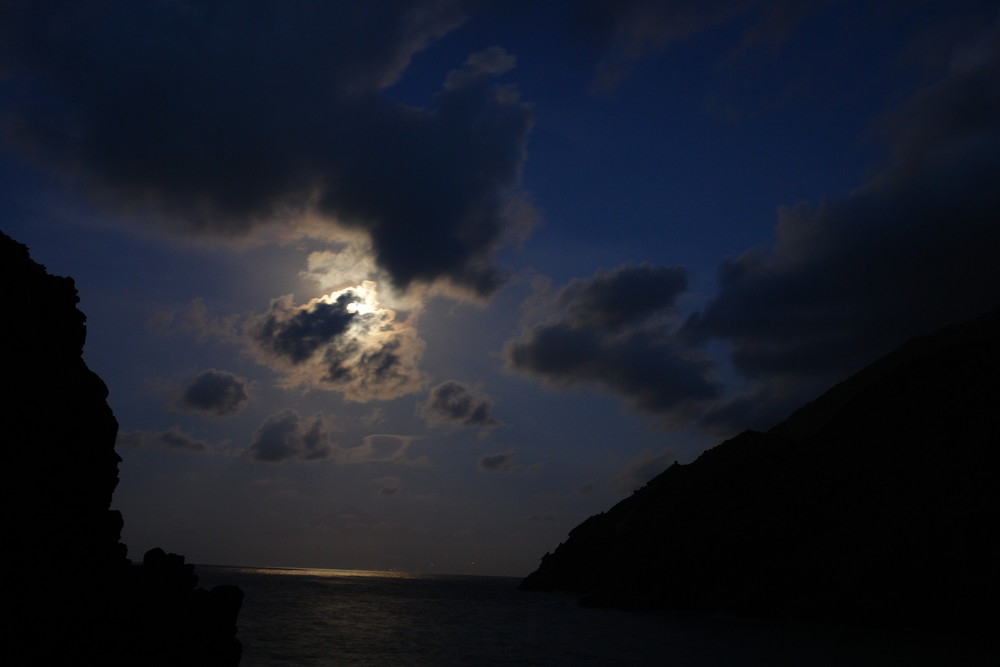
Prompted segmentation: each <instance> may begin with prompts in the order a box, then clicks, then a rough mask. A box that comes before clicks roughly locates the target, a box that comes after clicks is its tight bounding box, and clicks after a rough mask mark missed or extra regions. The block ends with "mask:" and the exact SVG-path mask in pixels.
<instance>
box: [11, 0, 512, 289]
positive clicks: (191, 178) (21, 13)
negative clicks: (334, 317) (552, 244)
mask: <svg viewBox="0 0 1000 667" xmlns="http://www.w3.org/2000/svg"><path fill="white" fill-rule="evenodd" d="M465 4H467V3H465V2H461V1H458V0H454V1H451V0H389V1H387V2H378V3H372V2H367V1H363V0H357V1H349V2H330V3H316V2H307V1H306V0H299V1H289V2H282V3H277V4H276V3H273V2H269V1H265V0H239V1H237V0H230V1H222V2H215V1H212V2H209V1H208V0H189V1H188V2H183V3H164V2H136V1H134V0H127V1H126V0H118V1H110V2H108V1H105V2H96V1H86V0H72V1H68V0H67V1H62V2H61V1H59V0H56V1H54V2H45V3H15V4H14V5H12V6H11V5H8V7H7V8H6V9H5V12H6V16H5V21H4V23H5V31H4V35H3V36H4V42H5V47H4V49H3V50H2V52H0V71H3V72H4V73H5V77H6V78H5V84H6V87H7V88H8V91H13V93H14V94H9V95H7V96H6V98H5V103H4V105H3V106H4V112H5V113H6V114H7V116H8V117H9V118H10V119H12V125H11V127H13V132H12V135H13V139H14V140H15V141H16V142H17V143H19V144H20V146H21V148H22V149H23V150H25V151H26V152H28V153H29V154H30V155H31V156H32V157H34V158H36V159H38V160H41V161H42V162H43V163H44V164H47V165H49V166H51V167H52V168H54V169H56V170H58V171H60V172H63V173H67V174H72V176H73V177H74V178H75V179H77V180H78V182H80V183H82V184H83V185H85V187H86V188H87V192H88V193H90V194H92V195H93V196H95V197H96V198H98V199H99V200H100V201H102V202H103V203H104V204H106V205H108V206H111V207H113V208H114V209H116V210H118V211H121V212H123V213H126V214H127V215H128V216H129V218H130V219H133V220H139V219H144V220H150V221H157V222H158V223H159V224H167V225H169V226H170V227H172V228H174V229H178V230H182V231H193V232H203V233H215V234H223V235H234V236H235V235H240V234H243V233H245V232H247V231H248V230H249V229H250V228H252V227H254V226H256V225H259V224H262V223H266V222H273V221H284V222H286V223H288V222H293V221H295V220H300V219H302V217H303V214H306V213H313V214H318V215H319V217H320V218H322V219H324V220H325V221H327V222H328V223H336V224H337V225H339V227H340V228H341V229H343V228H347V229H351V230H356V231H360V232H362V234H363V236H365V237H366V239H367V244H368V245H369V246H370V247H369V250H370V252H371V253H372V254H373V256H374V258H375V260H376V261H377V263H378V265H379V266H380V267H381V268H382V269H384V270H385V271H386V272H387V273H388V275H389V276H390V277H391V279H392V282H393V283H394V284H395V285H396V286H397V287H400V288H406V287H408V286H410V285H412V284H414V283H435V282H442V283H445V284H448V285H451V286H454V287H456V288H458V289H460V290H463V291H465V292H467V293H473V294H476V295H487V294H490V293H491V292H493V291H494V290H496V289H497V287H498V286H499V285H500V284H501V282H502V280H503V277H502V275H501V273H500V272H499V271H498V270H497V269H496V267H495V266H494V264H493V260H492V253H493V251H494V250H495V248H496V247H497V246H498V245H499V244H501V243H502V242H504V241H505V240H506V235H507V233H508V228H509V226H510V224H511V223H512V221H511V220H510V219H509V217H508V208H509V206H508V204H509V203H510V202H509V197H510V196H511V195H512V194H514V190H515V188H516V186H517V182H518V180H519V177H520V169H521V164H522V162H523V159H524V147H525V140H526V136H527V133H528V131H529V129H530V127H531V123H532V120H531V109H530V107H529V106H528V105H527V104H525V103H522V102H521V101H519V100H518V98H517V95H516V92H515V91H514V90H513V89H512V88H511V87H509V86H497V85H495V84H494V83H493V78H494V76H495V75H498V74H501V73H503V72H504V71H506V70H507V69H509V68H510V67H511V66H513V59H512V58H511V57H510V56H509V55H507V54H505V53H504V52H503V51H502V50H501V49H498V48H491V49H488V50H487V51H484V52H481V53H479V54H473V55H472V56H470V57H469V59H468V60H467V61H466V63H465V65H464V66H463V67H462V68H461V69H459V70H457V71H456V72H455V73H453V74H452V75H451V76H449V77H447V80H446V81H445V82H444V83H443V87H442V89H441V90H440V92H439V93H438V95H437V97H436V104H435V107H434V108H432V109H418V108H414V107H410V106H406V105H403V104H399V103H396V102H392V101H390V100H388V99H387V98H385V97H383V96H382V95H381V93H382V91H383V90H384V89H386V88H387V87H388V86H390V85H392V84H393V83H395V82H396V81H397V80H398V79H399V78H400V77H401V76H402V74H403V72H404V71H405V70H406V68H407V67H408V65H409V62H410V60H411V58H412V57H413V55H414V54H416V53H417V52H419V51H421V50H422V49H424V48H425V47H426V46H427V45H428V44H429V43H431V42H432V41H434V40H435V39H438V38H440V37H441V36H442V35H444V34H445V33H447V32H448V31H450V30H451V29H453V28H455V27H456V26H458V25H459V24H460V23H461V22H462V21H463V20H464V18H465V9H464V5H465ZM456 64H457V63H456Z"/></svg>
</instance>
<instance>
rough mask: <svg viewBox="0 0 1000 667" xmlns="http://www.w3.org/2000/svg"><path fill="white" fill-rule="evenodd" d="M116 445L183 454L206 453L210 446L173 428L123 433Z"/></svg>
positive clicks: (175, 427) (119, 434)
mask: <svg viewBox="0 0 1000 667" xmlns="http://www.w3.org/2000/svg"><path fill="white" fill-rule="evenodd" d="M115 445H116V446H119V447H130V448H134V449H140V448H142V449H169V450H173V451H182V452H205V451H208V450H209V448H210V446H209V444H208V443H207V442H205V441H204V440H198V439H196V438H193V437H191V436H190V435H188V434H187V433H184V432H183V431H182V430H181V429H180V428H179V427H177V426H171V427H170V428H169V429H167V430H166V431H121V432H119V433H118V439H117V440H116V441H115Z"/></svg>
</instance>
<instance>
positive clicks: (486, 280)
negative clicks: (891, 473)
mask: <svg viewBox="0 0 1000 667" xmlns="http://www.w3.org/2000/svg"><path fill="white" fill-rule="evenodd" d="M2 12H3V20H2V21H0V31H2V35H0V37H2V43H3V44H4V46H3V48H2V50H0V59H2V62H0V106H2V116H0V118H2V123H3V137H2V139H3V144H2V146H3V153H2V155H0V173H2V175H3V178H2V181H0V182H2V184H3V186H2V190H0V216H2V217H0V220H2V228H3V230H4V231H5V232H6V233H8V234H10V235H11V236H13V237H14V238H15V239H17V240H19V241H21V242H22V243H25V244H27V245H28V246H29V247H30V248H31V251H32V254H33V256H34V257H35V259H36V260H37V261H40V262H42V263H44V264H45V265H46V266H47V267H48V268H49V270H50V271H51V272H53V273H56V274H61V275H71V276H73V277H74V278H75V279H76V281H77V285H78V288H79V290H80V294H81V308H82V309H83V310H84V312H85V313H86V314H87V316H88V322H89V326H88V330H89V334H88V336H89V337H88V342H87V348H86V359H87V362H88V364H89V365H90V366H91V367H92V368H93V369H94V370H95V371H96V372H97V373H99V374H100V375H101V376H102V377H103V378H104V379H105V381H106V382H107V383H108V385H109V387H110V391H111V395H110V398H109V401H110V403H111V406H112V408H113V409H114V411H115V414H116V416H117V417H118V419H119V421H120V423H121V434H120V438H119V447H118V449H119V452H120V453H121V455H122V456H123V458H124V461H123V463H122V466H121V480H122V481H121V485H120V486H119V489H118V492H117V493H116V496H115V505H116V506H117V507H118V508H119V509H121V510H122V511H123V513H124V515H125V519H126V529H125V536H124V537H125V541H126V542H127V543H128V544H129V545H130V549H131V555H132V556H133V557H139V556H140V555H141V553H142V552H143V551H144V550H145V549H148V548H151V547H153V546H163V547H165V548H167V549H169V550H172V551H176V552H179V553H184V554H185V555H187V556H188V558H189V559H190V560H192V561H194V562H211V563H227V564H240V565H277V566H281V565H285V566H303V567H334V568H376V569H378V568H399V569H408V570H417V571H428V570H436V571H441V572H455V573H466V572H468V573H476V572H478V573H483V574H513V575H518V574H524V573H526V572H527V571H530V570H531V569H532V568H533V567H534V565H535V564H536V562H537V559H538V558H539V557H540V555H541V554H542V553H544V552H545V551H548V550H550V549H551V548H553V547H554V546H555V545H556V544H557V543H558V542H559V541H561V540H563V539H564V538H565V534H566V532H567V531H568V530H569V529H570V528H571V527H572V526H574V525H575V524H577V523H579V522H580V521H581V520H582V519H584V518H585V517H586V516H588V515H589V514H591V513H594V512H596V511H599V510H602V509H605V508H606V507H608V506H610V505H611V504H613V503H614V502H615V501H616V500H617V499H619V498H620V497H622V496H623V495H626V494H628V493H630V492H631V490H632V489H634V488H636V487H637V486H638V485H641V484H642V483H643V482H644V481H645V480H646V479H648V478H649V477H651V476H652V475H654V474H656V473H657V472H659V470H661V469H663V468H664V467H665V466H666V465H668V464H669V463H672V462H673V461H674V460H680V461H682V462H684V461H689V460H692V459H693V458H694V457H696V456H697V455H698V454H699V453H700V452H701V451H703V450H704V449H705V448H706V447H708V446H711V445H712V444H715V443H716V442H718V441H719V439H720V438H723V437H726V436H728V435H732V434H735V433H737V432H739V431H740V430H742V429H744V428H766V427H767V426H769V425H771V424H773V423H774V422H775V420H777V419H780V418H781V417H782V416H784V415H785V414H787V412H788V411H790V410H791V409H792V408H794V407H796V406H798V405H799V404H801V403H802V402H804V401H806V400H809V399H811V398H813V397H815V395H816V394H817V392H819V391H821V390H822V389H824V388H825V387H827V386H829V384H830V383H832V382H834V381H837V380H839V379H843V378H844V377H846V376H847V375H849V374H850V373H852V372H853V371H855V370H857V369H859V368H861V367H862V366H863V365H865V364H867V363H869V362H870V361H872V360H874V359H875V358H877V357H878V356H879V355H881V354H883V353H885V352H887V351H889V350H890V349H892V348H893V347H895V346H896V345H898V344H899V343H901V342H903V341H904V340H905V339H907V338H908V337H910V336H913V335H917V334H920V333H925V332H928V331H930V330H932V329H934V328H936V327H938V326H941V325H943V324H946V323H948V322H951V321H954V320H957V319H962V318H968V317H971V316H974V315H976V314H978V313H980V312H982V311H985V310H987V309H989V308H991V307H995V306H996V305H997V303H998V302H1000V268H998V267H1000V262H997V261H996V257H997V254H998V251H1000V228H998V213H1000V190H998V188H996V185H995V184H996V183H997V182H998V176H1000V173H998V172H1000V58H998V53H1000V49H998V46H1000V43H998V23H997V21H998V14H997V6H996V3H995V2H954V1H952V2H935V1H931V0H928V1H926V2H906V3H899V2H889V1H885V2H847V1H836V0H830V1H828V2H782V1H773V2H766V1H758V2H754V1H742V2H736V1H733V2H729V1H719V2H679V1H668V0H663V1H659V2H657V1H653V0H644V1H643V0H621V1H618V2H608V1H596V0H587V1H581V2H459V1H450V0H435V1H433V2H432V1H429V0H398V1H392V2H390V1H386V2H347V1H345V2H338V3H327V4H323V3H320V4H316V3H306V2H301V3H300V2H285V3H280V6H279V5H276V4H275V3H270V2H214V3H208V2H199V1H190V2H182V1H177V2H87V1H75V2H46V3H30V2H7V3H3V4H2ZM11 288H12V289H16V286H11ZM62 400H68V397H58V396H53V397H52V403H53V412H54V414H57V413H58V404H59V402H60V401H62ZM942 455H947V454H946V452H945V451H942Z"/></svg>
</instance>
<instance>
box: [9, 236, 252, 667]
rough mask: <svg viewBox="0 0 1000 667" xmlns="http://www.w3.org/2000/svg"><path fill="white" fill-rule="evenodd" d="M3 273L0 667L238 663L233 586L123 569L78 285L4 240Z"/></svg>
mask: <svg viewBox="0 0 1000 667" xmlns="http://www.w3.org/2000/svg"><path fill="white" fill-rule="evenodd" d="M0 276H2V284H3V285H4V286H5V287H6V297H5V302H6V306H5V308H4V319H3V326H2V327H0V354H2V355H3V361H2V368H3V379H4V385H5V392H4V398H3V399H2V401H0V405H2V424H3V434H4V435H3V444H4V447H3V449H4V455H5V456H4V472H5V475H4V477H5V483H4V500H5V502H4V523H3V549H2V554H3V561H2V562H3V564H4V570H3V572H4V575H5V582H4V586H3V591H4V595H3V598H2V599H3V603H4V607H5V609H6V610H7V612H8V613H7V614H5V615H6V616H8V617H9V619H10V620H8V621H6V622H5V624H4V635H5V638H4V640H3V647H2V649H0V655H2V656H3V658H4V663H5V664H16V665H76V664H80V665H83V664H99V665H181V664H183V665H222V666H224V665H236V664H238V663H239V659H240V645H239V642H238V641H237V640H236V618H237V614H238V612H239V608H240V605H241V602H242V592H241V591H240V590H239V589H236V588H234V587H226V586H220V587H216V588H215V589H213V590H212V591H205V590H200V589H198V588H197V587H196V585H197V577H196V576H195V575H194V572H193V567H192V566H191V565H186V564H185V563H184V559H183V558H182V557H181V556H177V555H175V554H167V553H164V552H163V551H161V550H159V549H154V550H152V551H150V552H149V553H147V554H146V556H145V558H144V559H143V562H142V563H141V564H134V563H132V562H131V561H129V560H128V558H127V550H126V547H125V545H124V544H122V543H121V530H122V525H123V524H122V516H121V514H120V513H118V512H117V511H114V510H111V509H110V507H111V498H112V493H113V492H114V489H115V486H116V485H117V484H118V462H119V461H120V460H121V459H120V458H119V457H118V455H117V454H116V453H115V449H114V445H115V437H116V434H117V430H118V424H117V422H116V420H115V418H114V415H113V414H112V412H111V409H110V408H109V406H108V404H107V395H108V390H107V387H106V386H105V384H104V382H102V381H101V379H100V378H99V377H97V375H95V374H94V373H93V372H92V371H90V369H88V368H87V366H86V364H85V363H84V361H83V356H82V354H83V345H84V339H85V337H86V325H85V322H86V318H85V317H84V315H83V314H82V313H81V312H80V311H79V310H78V309H77V307H76V304H77V303H78V301H79V299H78V297H77V293H76V289H75V287H74V284H73V281H72V279H70V278H61V277H56V276H52V275H49V274H48V273H47V272H46V270H45V267H43V266H41V265H39V264H37V263H35V262H34V261H32V260H31V258H30V256H29V254H28V250H27V248H26V247H24V246H23V245H21V244H19V243H17V242H15V241H14V240H12V239H10V238H9V237H7V236H5V235H3V234H2V233H0Z"/></svg>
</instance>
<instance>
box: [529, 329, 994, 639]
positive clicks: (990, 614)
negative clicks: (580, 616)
mask: <svg viewBox="0 0 1000 667" xmlns="http://www.w3.org/2000/svg"><path fill="white" fill-rule="evenodd" d="M998 377H1000V311H995V312H992V313H989V314H987V315H985V316H983V317H981V318H979V319H977V320H975V321H973V322H969V323H966V324H961V325H955V326H952V327H949V328H946V329H944V330H942V331H940V332H937V333H935V334H932V335H930V336H926V337H923V338H918V339H914V340H912V341H910V342H909V343H907V344H906V345H904V346H903V347H901V348H900V349H899V350H897V351H896V352H894V353H892V354H890V355H888V356H886V357H884V358H883V359H881V360H879V361H878V362H876V363H874V364H873V365H871V366H870V367H868V368H867V369H865V370H863V371H862V372H860V373H858V374H857V375H855V376H853V377H852V378H850V379H848V380H846V381H845V382H842V383H840V384H839V385H837V386H836V387H834V388H833V389H831V390H830V391H829V392H827V393H826V394H824V395H823V396H822V397H821V398H819V399H817V400H816V401H814V402H812V403H810V404H809V405H807V406H805V407H803V408H802V409H800V410H799V411H797V412H796V413H795V414H793V415H792V416H791V417H789V418H788V419H787V420H786V421H784V422H783V423H782V424H780V425H778V426H776V427H775V428H773V429H771V430H770V431H768V432H766V433H757V432H753V431H747V432H744V433H742V434H741V435H739V436H737V437H735V438H733V439H731V440H728V441H726V442H724V443H722V444H720V445H719V446H717V447H715V448H713V449H711V450H708V451H707V452H705V453H704V454H702V456H701V457H699V458H698V459H697V460H696V461H694V462H693V463H691V464H688V465H678V464H674V465H673V466H671V467H670V468H668V469H667V470H666V471H664V472H663V473H662V474H660V475H659V476H658V477H656V478H655V479H653V480H652V481H650V482H649V483H648V484H647V485H646V486H645V487H643V488H642V489H640V490H638V491H636V492H635V493H634V494H633V495H632V496H631V497H629V498H627V499H625V500H623V501H622V502H620V503H618V504H617V505H615V506H614V507H613V508H611V509H610V510H609V511H607V512H604V513H602V514H599V515H597V516H592V517H590V518H589V519H587V520H586V521H584V522H583V523H582V524H580V525H579V526H577V527H576V528H575V529H573V530H572V531H571V532H570V536H569V539H568V540H567V541H566V542H565V543H564V544H561V545H559V547H558V548H557V549H556V550H555V552H553V553H551V554H546V555H545V557H544V558H543V559H542V563H541V565H540V567H539V568H538V569H537V570H536V571H535V572H533V573H532V574H531V575H529V576H528V577H527V578H526V579H525V580H524V581H523V582H522V588H525V589H533V590H565V591H575V592H579V593H583V594H585V596H584V597H583V600H582V601H583V602H584V603H589V604H593V605H598V606H614V607H629V608H643V609H662V608H667V609H686V610H702V611H711V612H723V613H728V614H734V615H740V616H748V617H767V618H782V619H797V620H804V621H812V622H822V623H835V624H852V625H878V626H909V627H933V628H938V629H939V628H942V627H949V628H951V629H956V630H984V631H994V627H995V623H996V622H997V620H998V616H1000V614H998V612H997V610H996V600H997V599H998V594H1000V569H998V568H997V563H998V562H1000V533H998V531H997V529H996V526H997V525H1000V484H997V481H996V475H997V464H998V462H1000V450H998V448H1000V436H998V434H1000V383H998V381H997V378H998Z"/></svg>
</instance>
